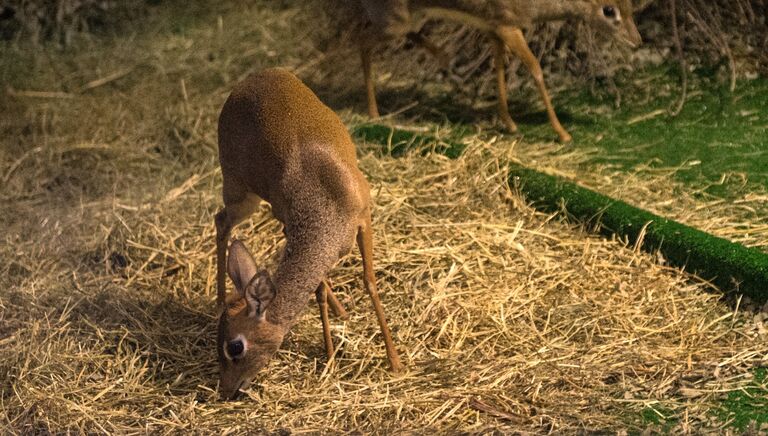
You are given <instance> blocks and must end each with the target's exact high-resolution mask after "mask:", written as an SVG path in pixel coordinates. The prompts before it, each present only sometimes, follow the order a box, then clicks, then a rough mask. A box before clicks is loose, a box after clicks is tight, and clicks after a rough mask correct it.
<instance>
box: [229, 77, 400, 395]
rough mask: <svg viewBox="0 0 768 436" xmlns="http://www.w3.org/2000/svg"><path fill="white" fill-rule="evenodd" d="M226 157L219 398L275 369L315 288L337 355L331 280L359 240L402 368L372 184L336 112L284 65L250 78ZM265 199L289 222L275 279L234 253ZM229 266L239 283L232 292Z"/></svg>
mask: <svg viewBox="0 0 768 436" xmlns="http://www.w3.org/2000/svg"><path fill="white" fill-rule="evenodd" d="M219 161H220V163H221V172H222V176H223V197H224V208H223V209H222V210H221V211H220V212H219V213H218V214H217V215H216V265H217V276H216V286H217V301H218V305H219V307H220V310H221V315H220V319H219V327H218V341H217V347H218V355H219V364H220V386H219V388H220V392H221V395H222V396H223V397H224V398H232V397H233V396H235V395H236V394H237V392H238V391H239V389H240V388H241V387H243V386H245V385H247V384H248V383H249V382H250V381H251V380H252V379H253V377H254V376H255V375H256V373H257V372H258V371H259V370H261V369H262V368H264V367H265V366H266V365H267V363H268V361H269V359H270V358H271V357H272V355H273V354H274V353H275V352H276V351H277V349H278V348H279V347H280V344H281V343H282V341H283V338H284V337H285V335H286V333H287V332H288V331H289V330H290V329H291V327H292V326H293V325H294V324H295V323H296V322H297V321H298V320H299V318H300V316H301V314H302V312H303V311H304V308H305V306H306V305H307V300H308V299H309V298H310V296H311V295H312V293H314V294H315V296H316V298H317V301H318V304H319V306H320V313H321V319H322V321H323V337H324V339H325V345H326V353H327V354H328V358H329V359H330V358H331V357H332V354H333V345H332V343H331V336H330V330H329V325H328V306H327V304H326V301H328V299H329V297H330V302H331V303H332V308H336V311H337V312H338V311H340V310H341V309H340V308H339V305H338V303H337V301H336V299H335V298H334V297H333V296H332V293H331V292H330V288H329V287H328V286H327V283H326V282H325V279H326V277H327V275H328V272H329V271H330V270H331V269H332V268H333V267H334V265H335V264H336V262H337V261H338V260H339V258H340V257H342V256H344V255H345V254H346V253H348V252H349V251H350V249H351V248H352V245H353V244H354V241H355V239H356V240H357V245H358V247H359V249H360V254H361V255H362V259H363V262H362V263H363V282H364V284H365V288H366V289H367V291H368V293H369V295H370V297H371V300H372V302H373V306H374V310H375V312H376V317H377V319H378V323H379V326H380V328H381V332H382V335H383V337H384V343H385V346H386V351H387V356H388V358H389V363H390V365H391V367H392V369H393V370H394V371H399V370H400V369H401V368H402V366H401V364H400V359H399V357H398V354H397V350H396V349H395V347H394V344H393V342H392V336H391V334H390V331H389V328H388V327H387V322H386V319H385V317H384V311H383V308H382V305H381V301H380V300H379V296H378V293H377V291H376V281H375V277H374V272H373V257H372V256H373V231H372V229H371V198H370V192H369V186H368V183H367V182H366V180H365V177H364V176H363V174H362V173H361V172H360V170H359V169H358V168H357V158H356V156H355V145H354V144H353V142H352V139H351V138H350V136H349V133H348V132H347V129H346V127H345V126H344V124H343V123H342V122H341V120H340V119H339V118H338V116H336V114H335V113H334V112H333V111H332V110H331V109H329V108H328V107H327V106H325V105H324V104H323V103H322V102H321V101H320V100H319V99H318V98H317V96H316V95H315V94H314V93H313V92H312V91H311V90H310V89H309V88H307V87H306V86H305V85H304V84H303V83H302V82H301V81H300V80H299V79H298V78H296V76H294V75H293V74H291V73H289V72H287V71H285V70H281V69H268V70H264V71H261V72H259V73H255V74H252V75H250V76H248V78H246V79H245V80H244V81H243V82H241V83H239V84H237V85H236V86H235V88H234V90H233V91H232V93H231V95H230V96H229V98H228V99H227V101H226V103H224V107H223V109H222V110H221V115H220V116H219ZM260 199H263V200H265V201H267V202H268V203H269V204H270V205H271V206H272V213H273V215H274V216H275V218H277V219H278V220H279V221H280V222H281V223H282V224H283V226H284V233H285V238H286V246H285V251H284V253H283V256H282V258H281V260H280V261H279V263H278V265H277V269H276V271H275V272H274V275H270V274H269V273H268V272H267V271H265V270H259V269H258V267H257V266H256V262H255V261H254V259H253V258H252V257H251V255H250V253H249V252H248V250H247V249H246V248H245V245H244V244H243V243H242V242H240V241H234V242H233V243H232V244H231V246H230V248H229V259H227V243H228V241H229V236H230V232H231V230H232V228H233V227H234V226H235V225H237V224H238V223H240V222H242V221H243V220H244V219H246V218H247V217H248V216H250V215H251V214H252V213H253V212H254V210H255V209H256V208H257V207H258V204H259V201H260ZM225 270H226V271H227V272H228V274H229V276H230V278H231V279H232V281H233V282H234V287H235V292H233V293H231V294H230V295H227V293H226V275H225ZM329 294H330V295H329Z"/></svg>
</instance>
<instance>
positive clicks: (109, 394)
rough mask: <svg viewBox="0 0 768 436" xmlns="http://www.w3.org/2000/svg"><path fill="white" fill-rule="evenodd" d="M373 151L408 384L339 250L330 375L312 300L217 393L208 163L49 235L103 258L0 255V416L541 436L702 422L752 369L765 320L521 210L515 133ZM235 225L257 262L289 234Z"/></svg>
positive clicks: (213, 197) (22, 252)
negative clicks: (78, 242)
mask: <svg viewBox="0 0 768 436" xmlns="http://www.w3.org/2000/svg"><path fill="white" fill-rule="evenodd" d="M377 148H378V147H377V146H375V145H363V146H361V151H360V156H361V159H360V165H361V167H362V169H363V171H364V172H365V173H366V174H367V175H368V177H369V179H370V181H371V184H372V191H373V198H374V202H375V210H374V226H375V229H376V244H377V245H376V249H375V260H376V268H377V277H378V282H379V287H380V289H381V291H382V292H383V299H384V302H385V305H386V312H387V316H388V318H389V320H390V323H391V325H392V327H393V331H394V335H395V338H396V343H397V345H398V348H399V350H400V352H401V353H402V355H403V358H404V361H405V363H406V364H407V367H408V370H407V371H406V372H405V373H404V374H400V375H392V374H390V373H389V372H388V371H387V364H386V359H385V356H384V350H383V347H382V344H381V340H380V338H379V334H378V329H377V326H376V322H375V318H374V317H373V316H372V311H371V310H370V307H369V302H368V300H367V298H366V296H365V295H364V293H363V291H362V290H361V283H360V264H359V260H358V259H357V257H356V256H354V255H351V256H349V257H347V258H345V259H344V260H342V261H341V263H340V265H339V266H338V267H337V268H336V269H335V270H334V272H333V274H332V277H331V278H332V281H333V284H334V287H335V289H336V291H337V292H338V294H339V295H340V297H341V299H342V301H343V302H344V303H345V305H346V306H347V308H348V309H350V311H351V313H352V317H351V319H350V320H349V321H348V322H346V323H344V322H341V321H339V320H335V321H334V322H333V332H334V336H335V341H336V344H337V347H338V350H337V357H336V359H335V361H334V362H333V363H332V364H331V365H326V362H325V358H324V357H323V348H322V339H321V335H320V329H319V321H318V316H317V314H316V313H315V312H316V309H315V307H314V306H311V307H310V310H308V311H307V313H306V315H305V317H304V319H303V321H302V322H301V323H300V324H299V325H298V326H297V327H296V328H295V329H294V331H293V332H292V334H291V335H290V337H289V338H288V339H287V341H286V343H285V344H284V346H283V347H282V350H281V352H280V353H279V355H278V356H277V358H276V359H275V360H274V361H273V362H272V364H271V365H270V366H269V369H268V370H267V371H266V372H265V373H264V375H263V377H262V378H260V379H259V380H258V383H257V384H256V385H255V386H254V388H253V389H252V390H251V391H250V392H249V395H248V397H247V398H245V399H243V400H242V401H239V402H233V403H222V402H219V401H217V399H216V395H215V384H216V376H217V374H216V367H215V362H214V358H215V355H214V341H213V330H214V324H215V320H214V319H213V312H214V310H213V302H212V300H213V294H214V292H213V289H212V288H213V255H212V254H213V226H212V225H211V223H212V213H213V212H214V211H215V208H216V205H217V203H218V188H219V177H218V174H217V173H216V172H215V171H213V168H204V169H203V170H202V171H200V175H199V176H195V177H193V178H192V179H191V180H187V181H186V182H183V183H181V184H180V185H179V186H178V187H177V188H176V189H171V190H168V192H167V193H166V195H165V196H164V201H159V202H156V203H154V202H153V203H151V204H144V205H141V207H136V208H134V207H131V206H129V205H115V204H113V205H107V204H101V205H99V206H97V207H96V209H98V210H99V212H98V213H89V212H88V205H77V206H74V207H73V208H72V210H71V212H70V217H71V221H70V222H69V223H61V224H60V230H59V237H61V238H66V237H78V236H79V237H82V238H87V239H90V240H92V241H93V240H96V241H98V240H100V239H101V241H100V242H98V243H97V244H96V248H95V249H96V250H97V251H99V252H101V253H102V255H101V256H99V257H98V258H96V257H94V258H92V259H88V258H86V259H82V258H79V257H81V256H83V254H82V253H81V249H80V247H66V246H63V247H59V250H56V244H51V245H49V246H44V247H16V248H15V249H8V248H6V249H4V253H3V254H4V257H5V258H6V259H7V262H10V264H11V265H10V266H7V267H6V269H7V273H10V274H11V275H12V276H13V272H14V271H18V272H17V273H16V278H15V280H12V284H11V287H10V289H9V290H8V292H5V293H4V294H3V297H2V300H0V302H1V304H2V308H3V321H4V322H3V325H4V326H5V327H4V328H3V330H4V331H3V336H2V337H3V339H2V347H3V353H2V360H0V365H2V366H1V368H2V369H3V372H4V373H5V374H6V375H7V376H6V377H5V378H4V380H5V382H4V385H3V391H4V393H3V400H2V402H3V410H4V414H5V420H4V421H5V424H6V425H8V426H9V427H10V428H11V429H15V430H17V431H30V430H33V429H36V430H51V431H63V430H83V431H107V432H113V431H120V432H132V431H133V432H143V431H147V430H149V431H161V432H164V431H174V430H181V429H196V430H211V431H214V430H215V431H225V432H226V431H228V430H232V431H242V430H265V431H277V430H290V431H295V432H303V431H322V430H352V429H355V430H361V431H393V430H413V431H417V430H421V429H424V428H432V429H436V430H442V431H447V430H461V431H486V430H491V429H496V430H502V431H505V430H512V429H518V430H527V431H534V432H548V431H580V430H597V429H603V430H605V429H617V428H626V427H628V426H629V427H631V426H632V425H633V424H637V422H636V418H635V416H637V413H638V411H640V410H641V409H645V408H653V409H654V410H659V413H670V412H671V411H674V412H675V413H680V414H681V415H680V416H685V417H686V419H687V420H688V421H683V422H681V424H680V425H681V426H696V427H698V426H701V425H705V426H706V425H715V424H713V423H710V422H709V421H708V418H709V416H708V414H707V413H706V411H707V406H708V404H709V403H710V402H711V401H713V400H715V399H716V398H717V397H718V396H719V395H721V394H722V392H725V391H727V390H729V389H736V388H737V387H738V386H739V385H740V384H741V383H744V382H746V381H748V379H749V372H748V369H749V368H750V367H752V366H753V365H755V364H757V363H759V362H761V361H763V362H764V359H765V356H766V353H768V342H766V341H765V339H766V332H765V329H764V327H763V324H762V321H761V318H760V317H758V318H755V319H753V317H752V315H751V314H750V313H743V312H739V311H732V310H730V309H729V308H728V307H727V306H723V305H722V304H721V303H719V302H718V297H717V295H715V294H712V293H709V292H708V289H707V287H706V286H705V285H704V284H702V283H697V282H696V281H695V280H693V279H691V278H690V277H686V276H685V275H683V274H680V273H679V272H677V271H675V270H670V269H667V268H664V267H663V266H660V265H659V264H657V263H656V262H655V259H654V258H653V257H651V256H648V255H646V254H643V253H641V252H638V251H636V250H633V249H632V247H622V246H621V244H619V243H618V242H616V241H606V240H602V239H600V238H597V237H593V236H590V235H588V234H586V233H584V232H583V231H581V230H580V229H577V228H573V227H568V226H566V225H564V224H561V223H559V222H557V221H556V220H555V219H553V218H552V217H550V216H544V215H541V214H538V213H536V212H534V211H533V210H531V209H530V208H528V207H527V206H526V205H525V204H523V203H522V202H521V201H520V199H519V197H518V196H517V195H516V194H515V193H514V192H512V191H511V190H510V189H509V188H508V186H506V185H505V174H506V171H505V168H504V163H505V162H507V161H509V160H510V159H513V158H514V154H515V153H514V147H513V144H511V143H509V142H503V141H498V142H496V143H491V142H487V141H481V140H479V139H475V140H473V141H472V144H471V146H470V148H469V150H468V152H467V153H466V154H465V155H464V156H463V157H462V158H460V159H458V160H454V161H451V160H448V159H445V158H444V157H442V156H440V155H438V154H429V155H427V156H421V155H420V154H419V153H413V154H410V155H408V156H406V157H405V158H401V159H395V158H391V157H386V156H384V155H381V154H379V153H374V151H376V150H377ZM137 189H139V190H140V189H141V188H139V187H137ZM106 215H111V217H107V216H106ZM62 216H63V214H62ZM105 226H106V227H111V228H112V231H111V232H107V228H105ZM80 232H83V233H80ZM237 233H238V234H239V235H240V236H241V237H243V238H245V239H246V240H247V241H248V244H249V246H250V247H251V248H252V250H253V251H254V253H255V255H256V256H257V258H260V259H265V258H269V257H274V256H271V254H272V253H274V252H275V251H276V248H279V247H280V245H281V241H280V231H279V228H278V227H277V225H276V223H275V222H274V220H271V219H270V218H269V213H268V209H267V208H266V207H264V208H263V210H262V211H260V212H259V213H257V214H256V215H255V216H254V218H253V219H252V220H251V221H250V223H249V224H248V225H244V226H243V227H242V228H241V229H239V231H238V232H237ZM67 234H69V235H67ZM84 245H89V244H87V243H86V244H84ZM11 256H13V257H14V258H15V260H11V259H10V258H11ZM19 270H21V271H19ZM308 298H309V296H308ZM691 399H695V401H692V400H691Z"/></svg>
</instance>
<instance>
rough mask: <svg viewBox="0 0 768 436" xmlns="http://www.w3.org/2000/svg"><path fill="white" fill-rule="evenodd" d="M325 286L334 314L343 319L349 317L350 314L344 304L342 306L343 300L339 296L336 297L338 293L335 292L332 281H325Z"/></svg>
mask: <svg viewBox="0 0 768 436" xmlns="http://www.w3.org/2000/svg"><path fill="white" fill-rule="evenodd" d="M324 283H325V287H326V289H327V290H328V306H330V308H331V311H332V312H333V314H334V315H336V316H337V317H338V318H340V319H343V320H345V321H346V320H348V319H349V314H348V313H347V311H346V310H345V309H344V306H342V304H341V301H339V299H338V298H336V294H334V293H333V288H332V287H331V285H330V283H328V281H327V280H326V281H324Z"/></svg>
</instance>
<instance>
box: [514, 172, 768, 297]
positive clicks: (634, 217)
mask: <svg viewBox="0 0 768 436" xmlns="http://www.w3.org/2000/svg"><path fill="white" fill-rule="evenodd" d="M509 183H510V186H513V187H516V188H517V189H519V190H520V192H521V193H522V194H524V195H525V197H526V198H527V200H528V201H529V202H531V203H532V205H533V207H535V208H536V209H539V210H542V211H545V212H561V213H562V215H563V216H565V217H566V218H568V219H569V220H571V221H574V220H575V221H577V222H582V223H585V224H588V225H590V224H591V226H590V227H592V228H596V229H598V230H599V231H600V233H602V234H604V235H606V236H613V235H616V236H619V237H621V238H626V239H627V240H628V242H629V243H631V244H635V245H637V246H640V247H641V248H643V249H644V250H645V251H648V252H652V253H654V252H657V251H658V252H660V253H661V254H662V255H663V256H664V257H665V259H666V260H667V262H668V263H669V264H670V265H673V266H676V267H680V268H683V269H685V270H686V271H687V272H689V273H693V274H696V275H698V276H700V277H702V278H703V279H705V280H708V281H710V282H711V283H713V284H714V285H716V286H717V287H718V288H720V289H721V290H722V291H724V292H736V293H741V294H744V295H746V296H749V297H751V298H753V299H755V300H758V301H761V302H764V301H766V300H768V254H765V253H762V252H760V251H759V250H756V249H752V248H747V247H745V246H743V245H741V244H737V243H734V242H731V241H728V240H726V239H723V238H720V237H717V236H713V235H711V234H709V233H706V232H703V231H701V230H698V229H695V228H693V227H689V226H686V225H684V224H681V223H679V222H677V221H673V220H670V219H666V218H663V217H660V216H658V215H654V214H652V213H650V212H648V211H645V210H643V209H639V208H637V207H634V206H632V205H630V204H627V203H625V202H623V201H621V200H616V199H613V198H610V197H607V196H605V195H602V194H599V193H597V192H595V191H592V190H590V189H587V188H584V187H581V186H579V185H577V184H576V183H574V182H571V181H568V180H566V179H564V178H562V177H558V176H552V175H549V174H544V173H541V172H539V171H536V170H533V169H530V168H525V167H522V166H520V165H513V166H512V168H511V169H510V172H509Z"/></svg>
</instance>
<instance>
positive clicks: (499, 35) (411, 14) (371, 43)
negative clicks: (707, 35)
mask: <svg viewBox="0 0 768 436" xmlns="http://www.w3.org/2000/svg"><path fill="white" fill-rule="evenodd" d="M356 1H359V2H360V3H362V9H360V11H361V12H362V13H363V14H364V15H365V16H364V17H360V19H362V20H363V22H365V23H366V24H367V26H366V27H365V28H364V29H363V31H362V34H361V35H360V36H359V44H360V53H361V58H362V65H363V75H364V76H365V88H366V95H367V99H368V115H370V116H371V117H378V116H379V110H378V105H377V104H376V93H375V90H374V81H373V73H372V66H371V54H372V51H373V48H374V47H375V45H376V44H377V43H378V42H380V41H381V40H386V39H392V38H397V37H402V36H408V37H409V38H411V39H413V40H414V41H416V42H417V43H418V42H423V43H424V44H425V46H426V47H427V48H428V49H429V50H430V52H432V53H433V54H439V53H440V52H439V51H438V50H437V48H436V47H435V46H434V44H431V43H430V42H429V41H427V40H425V39H424V38H423V37H419V38H414V37H413V35H418V34H417V33H416V31H418V29H419V28H420V27H421V25H422V24H423V22H424V21H425V19H429V18H437V19H445V20H449V21H454V22H458V23H462V24H465V25H467V26H470V27H473V28H476V29H478V30H480V31H482V32H485V33H486V34H487V35H488V36H489V37H490V39H491V41H493V45H494V64H495V67H496V86H497V92H498V113H499V118H500V120H501V122H502V123H503V124H504V126H505V127H506V128H507V130H509V131H510V132H516V131H517V125H516V124H515V122H514V121H513V120H512V117H511V116H510V115H509V108H508V104H507V82H506V78H505V62H504V47H505V46H506V47H507V48H509V50H510V51H511V52H512V53H513V54H514V55H515V56H517V57H519V58H520V60H521V61H522V62H523V64H525V66H526V67H527V68H528V70H529V71H530V72H531V75H532V76H533V79H534V81H535V82H536V87H537V88H538V90H539V93H540V94H541V98H542V100H543V101H544V107H545V108H546V110H547V116H548V117H549V121H550V123H551V124H552V127H553V128H554V130H555V132H557V134H558V136H559V137H560V140H561V141H562V142H570V141H571V139H572V138H571V135H570V134H569V133H568V132H567V131H566V130H565V129H564V128H563V126H562V125H561V124H560V120H558V118H557V114H555V109H554V107H553V106H552V101H551V99H550V96H549V92H548V91H547V87H546V85H545V83H544V74H543V72H542V70H541V65H540V64H539V61H538V59H536V57H535V56H534V55H533V53H532V52H531V49H530V47H528V43H527V42H526V41H525V37H524V36H523V32H522V30H521V28H526V27H530V26H531V25H533V24H535V23H540V22H545V21H557V20H563V19H568V18H574V19H581V20H584V21H585V22H587V23H588V24H590V25H592V26H593V27H595V28H596V29H598V30H599V31H601V32H602V33H606V34H609V35H612V36H613V37H615V38H617V39H619V40H622V41H624V42H626V43H627V44H629V45H630V46H632V47H635V46H637V45H639V44H640V43H641V42H642V38H641V37H640V33H639V32H638V31H637V27H636V26H635V23H634V20H633V19H632V4H631V2H630V0H356ZM350 7H358V6H357V5H354V6H350ZM441 56H444V55H441Z"/></svg>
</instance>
